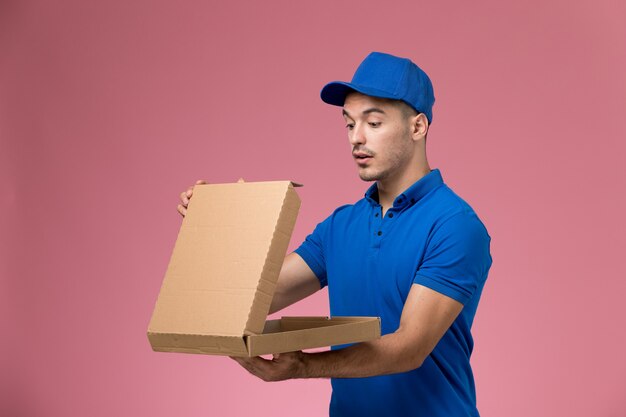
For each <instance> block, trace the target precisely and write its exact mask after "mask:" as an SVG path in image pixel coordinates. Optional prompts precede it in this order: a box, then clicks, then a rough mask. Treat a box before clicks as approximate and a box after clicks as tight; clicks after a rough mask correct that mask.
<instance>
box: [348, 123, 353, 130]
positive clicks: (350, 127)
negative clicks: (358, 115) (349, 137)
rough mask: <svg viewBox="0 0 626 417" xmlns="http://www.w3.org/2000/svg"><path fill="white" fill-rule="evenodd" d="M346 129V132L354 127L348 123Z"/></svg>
mask: <svg viewBox="0 0 626 417" xmlns="http://www.w3.org/2000/svg"><path fill="white" fill-rule="evenodd" d="M346 127H347V128H348V130H352V129H353V128H354V125H353V124H352V123H348V124H347V125H346Z"/></svg>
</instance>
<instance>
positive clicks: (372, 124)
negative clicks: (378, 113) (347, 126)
mask: <svg viewBox="0 0 626 417" xmlns="http://www.w3.org/2000/svg"><path fill="white" fill-rule="evenodd" d="M380 123H381V122H369V125H370V126H372V127H379V126H380Z"/></svg>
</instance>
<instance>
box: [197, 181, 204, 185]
mask: <svg viewBox="0 0 626 417" xmlns="http://www.w3.org/2000/svg"><path fill="white" fill-rule="evenodd" d="M200 184H206V181H205V180H198V181H196V185H200Z"/></svg>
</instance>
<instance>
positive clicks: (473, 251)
mask: <svg viewBox="0 0 626 417" xmlns="http://www.w3.org/2000/svg"><path fill="white" fill-rule="evenodd" d="M490 244H491V237H490V236H489V234H488V233H487V230H486V229H485V226H484V225H483V224H482V222H481V221H480V220H479V219H478V217H477V216H476V214H475V213H473V212H462V213H458V214H455V215H454V216H452V217H451V218H449V219H447V220H445V221H444V222H443V223H442V224H441V226H439V227H438V228H436V229H435V230H434V232H433V235H432V238H431V240H430V243H429V244H428V246H427V248H426V252H425V254H424V258H423V262H422V263H421V264H420V266H419V267H418V269H417V271H416V273H415V277H414V279H413V283H414V284H420V285H423V286H425V287H428V288H431V289H433V290H435V291H437V292H440V293H442V294H444V295H447V296H448V297H451V298H453V299H455V300H457V301H458V302H460V303H461V304H466V303H467V302H468V301H469V300H470V299H471V298H472V296H473V294H474V292H475V291H476V289H477V288H480V287H482V285H483V284H484V282H485V280H486V279H487V273H488V271H489V268H490V267H491V263H492V258H491V254H490Z"/></svg>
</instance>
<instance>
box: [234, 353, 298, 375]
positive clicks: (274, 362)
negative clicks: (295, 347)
mask: <svg viewBox="0 0 626 417" xmlns="http://www.w3.org/2000/svg"><path fill="white" fill-rule="evenodd" d="M231 359H234V360H235V361H237V362H238V363H239V365H241V366H243V367H244V368H245V369H246V370H247V371H248V372H250V373H251V374H252V375H254V376H256V377H258V378H261V379H262V380H263V381H266V382H270V381H284V380H286V379H293V378H303V377H304V353H302V352H287V353H276V354H274V355H273V358H272V359H271V360H270V359H263V358H262V357H260V356H257V357H253V358H244V357H236V356H231Z"/></svg>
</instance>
